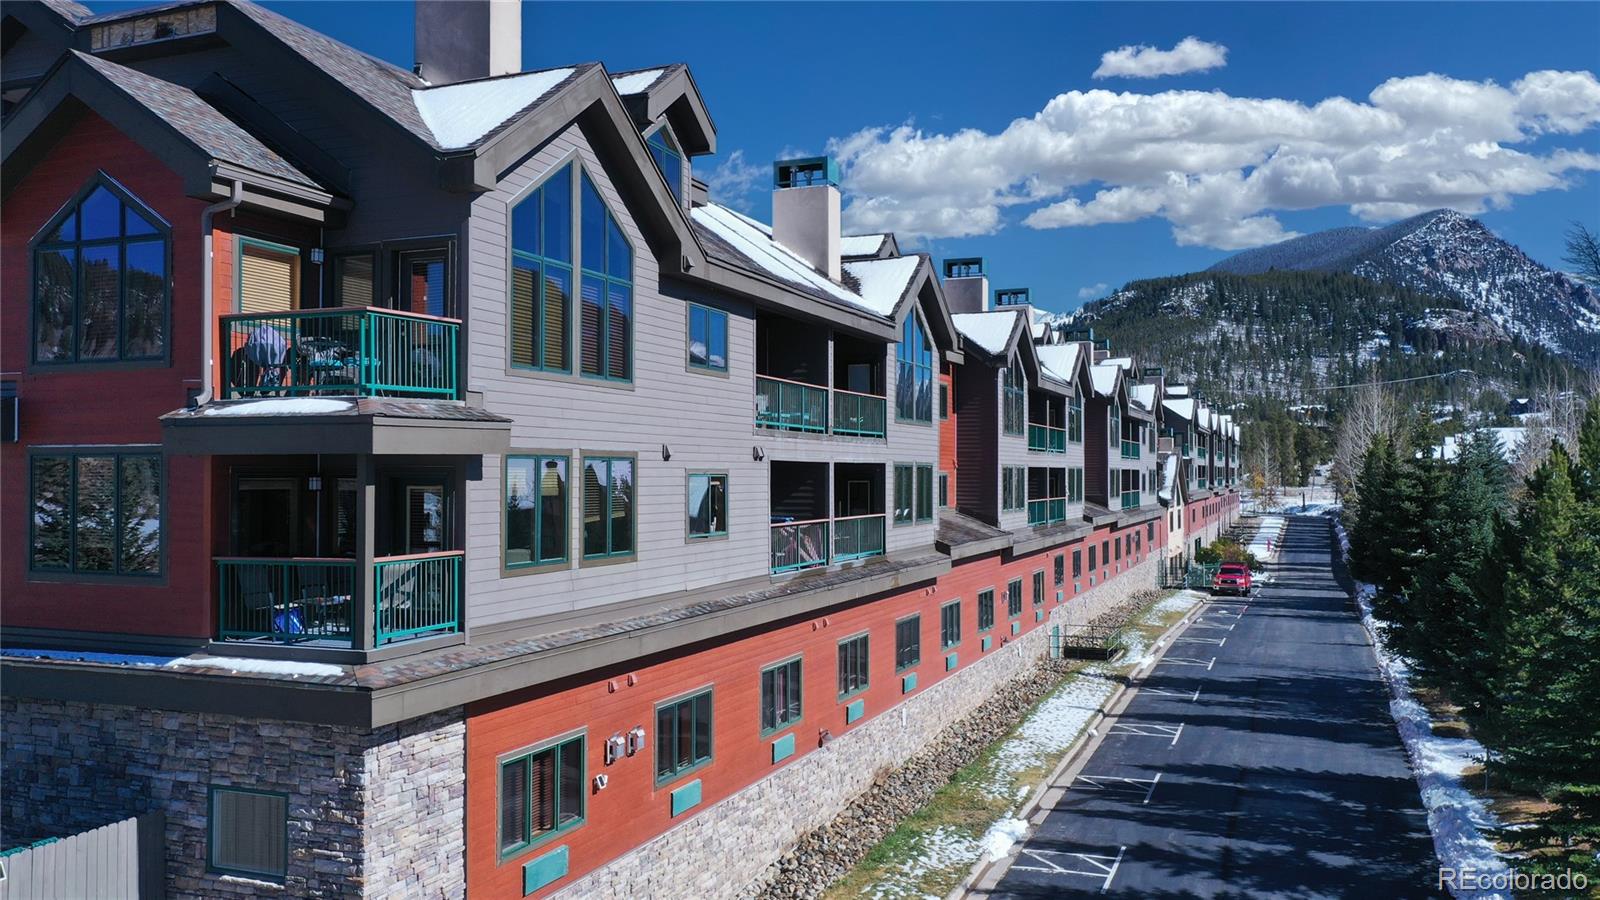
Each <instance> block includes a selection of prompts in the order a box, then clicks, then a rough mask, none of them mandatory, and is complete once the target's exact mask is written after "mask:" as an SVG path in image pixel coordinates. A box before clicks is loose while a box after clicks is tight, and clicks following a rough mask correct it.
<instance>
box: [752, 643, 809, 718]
mask: <svg viewBox="0 0 1600 900" xmlns="http://www.w3.org/2000/svg"><path fill="white" fill-rule="evenodd" d="M803 656H804V654H798V653H797V654H795V655H794V656H791V657H788V658H787V659H781V660H778V661H777V662H775V663H770V664H768V665H765V666H762V667H761V679H760V690H761V696H760V698H759V699H760V707H761V708H760V710H759V712H760V715H761V719H762V722H761V736H762V737H770V736H771V735H774V734H777V733H778V732H780V731H784V730H785V729H788V728H792V727H793V726H795V725H798V724H800V722H801V721H803V720H804V719H805V717H806V695H805V665H804V659H803ZM791 668H792V669H793V671H790V672H787V673H786V683H785V686H786V687H789V688H792V689H793V691H794V700H795V702H794V717H793V718H787V716H788V712H789V702H788V701H789V698H788V696H787V694H786V695H785V696H784V697H774V698H773V701H774V702H775V704H776V705H775V706H774V711H773V723H772V724H771V725H768V724H767V722H766V717H767V676H768V675H769V674H772V675H775V674H776V673H777V672H778V670H780V669H784V670H788V669H791ZM774 690H776V685H774Z"/></svg>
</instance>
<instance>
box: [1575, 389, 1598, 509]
mask: <svg viewBox="0 0 1600 900" xmlns="http://www.w3.org/2000/svg"><path fill="white" fill-rule="evenodd" d="M1572 481H1573V489H1574V490H1575V491H1577V494H1578V499H1579V500H1582V501H1583V502H1585V503H1600V397H1596V398H1595V399H1593V400H1590V401H1589V409H1588V412H1587V413H1586V414H1585V415H1584V417H1583V427H1582V428H1580V429H1579V430H1578V467H1577V468H1576V469H1574V470H1573V473H1572Z"/></svg>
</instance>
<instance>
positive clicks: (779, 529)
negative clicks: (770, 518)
mask: <svg viewBox="0 0 1600 900" xmlns="http://www.w3.org/2000/svg"><path fill="white" fill-rule="evenodd" d="M828 550H829V547H828V520H827V519H811V520H809V521H805V522H773V523H772V573H773V574H774V575H778V574H782V573H784V572H797V571H799V570H801V569H811V568H815V567H817V566H825V565H827V564H828Z"/></svg>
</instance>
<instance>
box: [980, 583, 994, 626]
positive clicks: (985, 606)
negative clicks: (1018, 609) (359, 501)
mask: <svg viewBox="0 0 1600 900" xmlns="http://www.w3.org/2000/svg"><path fill="white" fill-rule="evenodd" d="M993 627H994V588H987V589H985V590H981V591H979V592H978V630H979V631H988V630H989V629H991V628H993Z"/></svg>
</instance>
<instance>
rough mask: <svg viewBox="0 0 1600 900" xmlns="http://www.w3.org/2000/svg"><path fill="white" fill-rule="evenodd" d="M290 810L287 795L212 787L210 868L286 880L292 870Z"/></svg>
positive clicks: (209, 844)
mask: <svg viewBox="0 0 1600 900" xmlns="http://www.w3.org/2000/svg"><path fill="white" fill-rule="evenodd" d="M288 810H289V798H288V797H287V796H286V795H284V794H277V793H268V792H266V791H247V790H241V789H238V788H224V787H212V788H211V814H210V829H209V831H210V839H209V841H208V847H207V850H208V855H209V860H210V868H211V869H212V870H213V871H216V872H229V873H237V874H241V875H255V876H260V875H265V876H268V877H276V878H281V877H283V875H284V874H285V872H287V871H288V868H289V815H288Z"/></svg>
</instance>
